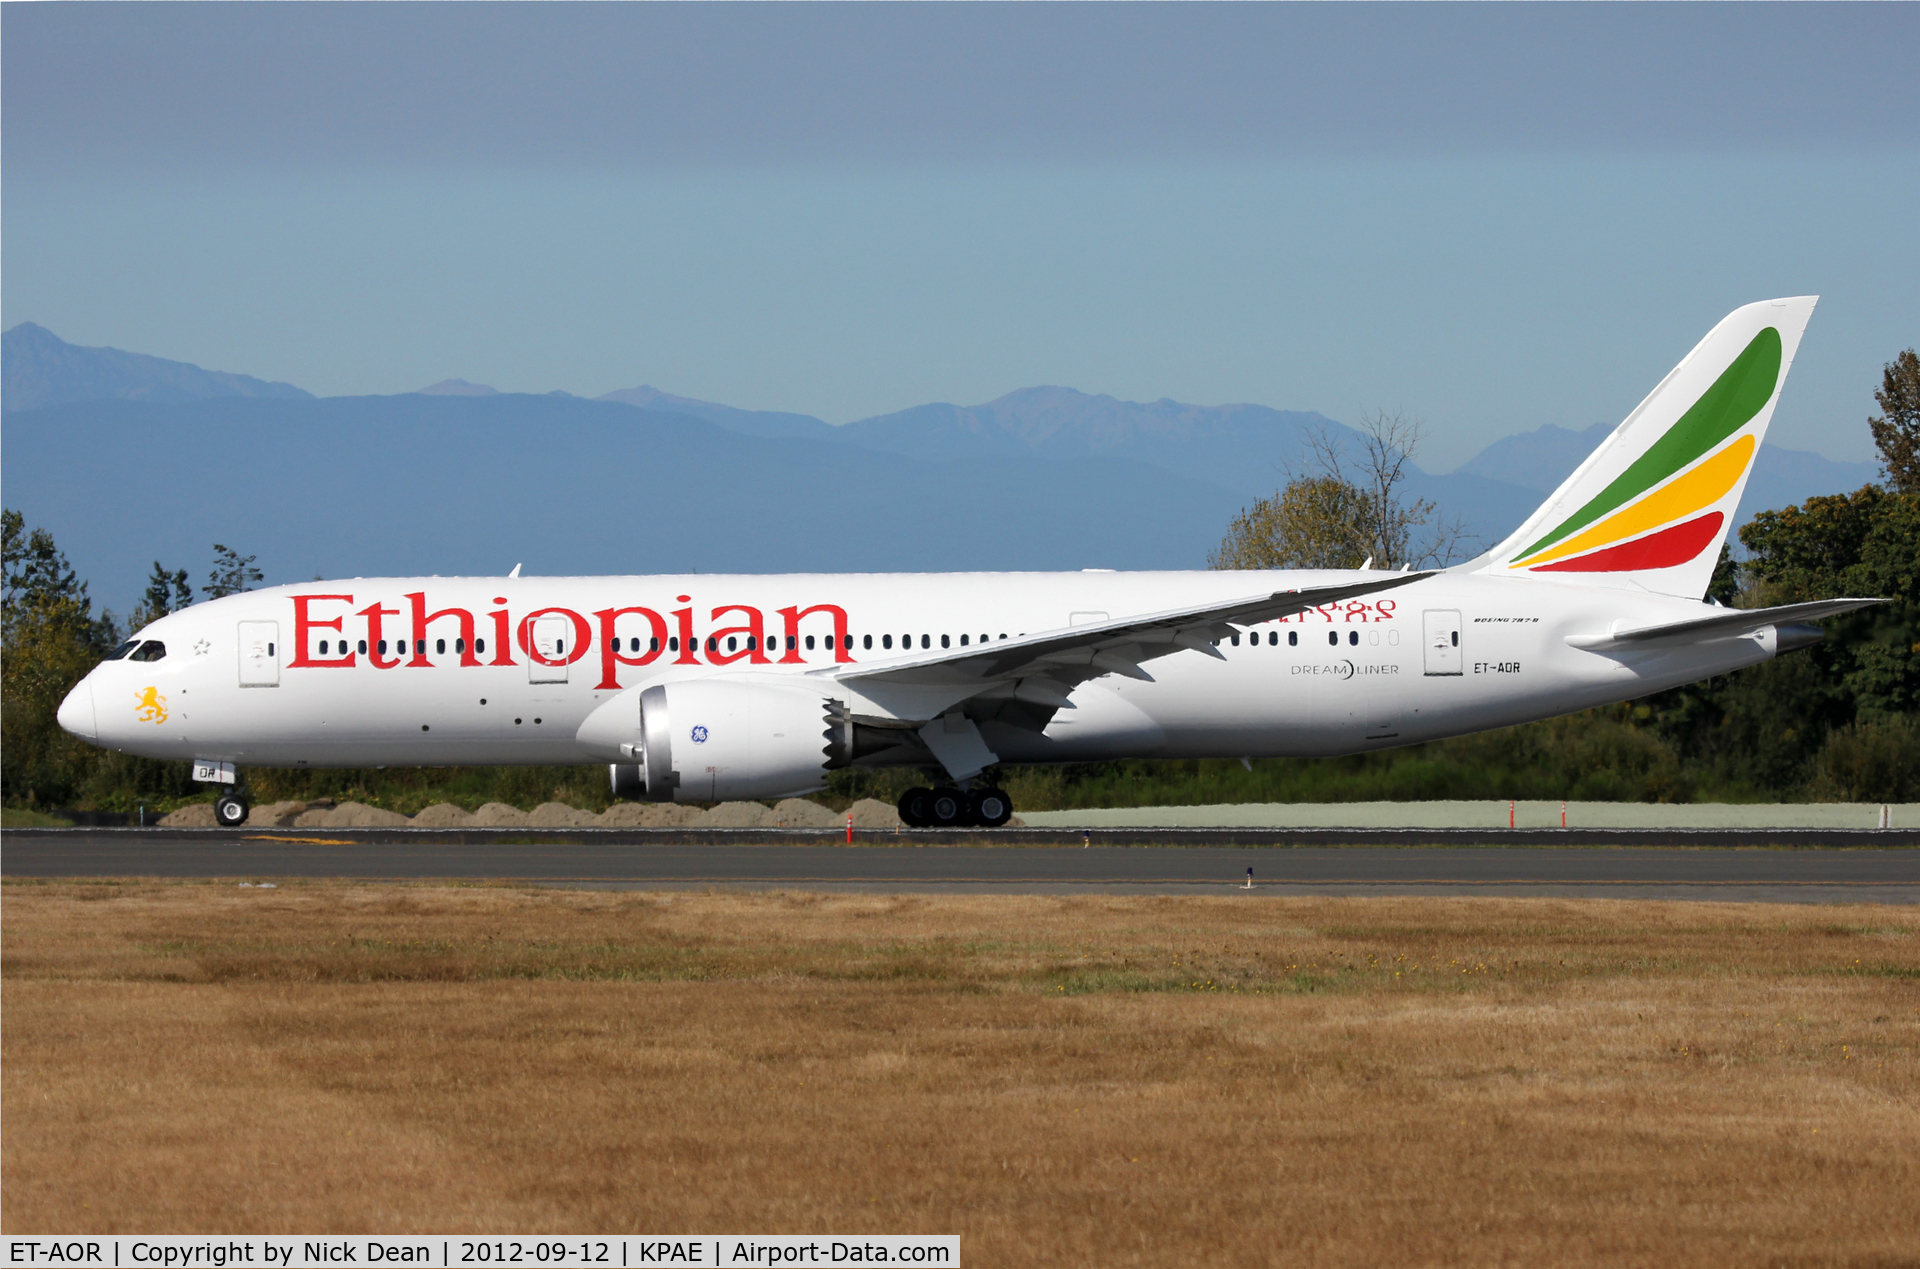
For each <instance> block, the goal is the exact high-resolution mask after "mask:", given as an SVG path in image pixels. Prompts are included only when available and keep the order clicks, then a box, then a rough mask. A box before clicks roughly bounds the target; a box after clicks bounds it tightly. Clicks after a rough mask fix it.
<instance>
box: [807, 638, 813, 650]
mask: <svg viewBox="0 0 1920 1269" xmlns="http://www.w3.org/2000/svg"><path fill="white" fill-rule="evenodd" d="M807 651H809V652H811V651H813V636H812V635H808V636H807Z"/></svg>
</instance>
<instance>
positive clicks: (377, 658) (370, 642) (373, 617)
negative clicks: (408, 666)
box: [360, 602, 404, 670]
mask: <svg viewBox="0 0 1920 1269" xmlns="http://www.w3.org/2000/svg"><path fill="white" fill-rule="evenodd" d="M389 615H391V616H394V617H398V616H399V615H400V610H399V609H398V608H382V607H381V606H380V605H379V604H378V603H377V602H376V603H374V604H372V605H370V606H368V607H366V608H362V609H361V610H360V616H362V617H365V618H366V619H367V664H369V665H371V666H373V667H374V668H375V669H379V670H391V669H392V668H393V667H394V666H396V665H399V664H400V658H398V657H395V658H394V659H393V660H391V661H389V660H387V659H386V658H385V657H384V656H383V655H382V654H381V651H380V618H382V617H384V616H389ZM403 651H404V649H403Z"/></svg>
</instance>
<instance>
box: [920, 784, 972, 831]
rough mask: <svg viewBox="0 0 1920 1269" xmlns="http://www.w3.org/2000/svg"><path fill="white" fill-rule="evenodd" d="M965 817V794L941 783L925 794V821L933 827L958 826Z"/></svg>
mask: <svg viewBox="0 0 1920 1269" xmlns="http://www.w3.org/2000/svg"><path fill="white" fill-rule="evenodd" d="M966 817H967V795H966V794H964V793H962V792H961V791H960V790H958V789H955V788H950V787H948V786H946V785H941V786H940V787H939V788H937V789H935V790H934V791H933V792H932V793H930V794H929V795H928V796H927V821H928V823H930V824H931V825H932V826H933V827H934V828H958V827H959V826H960V824H961V821H963V820H965V819H966Z"/></svg>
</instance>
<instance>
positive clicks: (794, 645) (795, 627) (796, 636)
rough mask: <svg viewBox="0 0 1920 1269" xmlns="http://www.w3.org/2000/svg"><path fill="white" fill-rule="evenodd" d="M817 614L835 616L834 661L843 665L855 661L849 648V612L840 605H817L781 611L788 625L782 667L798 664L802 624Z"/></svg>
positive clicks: (781, 661)
mask: <svg viewBox="0 0 1920 1269" xmlns="http://www.w3.org/2000/svg"><path fill="white" fill-rule="evenodd" d="M817 612H825V613H832V614H833V659H834V660H835V661H836V662H838V663H839V664H841V665H845V664H847V663H848V662H850V661H852V660H853V649H852V648H850V647H848V646H847V610H846V609H844V608H842V607H840V606H839V605H838V604H815V605H814V606H813V607H811V608H802V607H800V606H799V605H797V604H796V605H794V606H793V607H792V608H782V609H780V616H781V617H782V618H783V619H784V620H785V621H786V624H787V654H786V655H785V656H783V657H781V658H780V664H782V665H794V664H797V663H798V662H799V661H800V660H801V659H802V658H801V656H800V623H801V622H802V621H803V620H805V619H806V618H808V617H811V616H813V614H815V613H817Z"/></svg>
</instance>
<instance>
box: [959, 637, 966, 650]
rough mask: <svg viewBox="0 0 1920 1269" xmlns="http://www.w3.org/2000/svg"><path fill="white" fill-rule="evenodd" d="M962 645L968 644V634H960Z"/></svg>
mask: <svg viewBox="0 0 1920 1269" xmlns="http://www.w3.org/2000/svg"><path fill="white" fill-rule="evenodd" d="M960 646H961V647H963V648H964V647H966V646H967V636H965V635H961V636H960Z"/></svg>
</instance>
